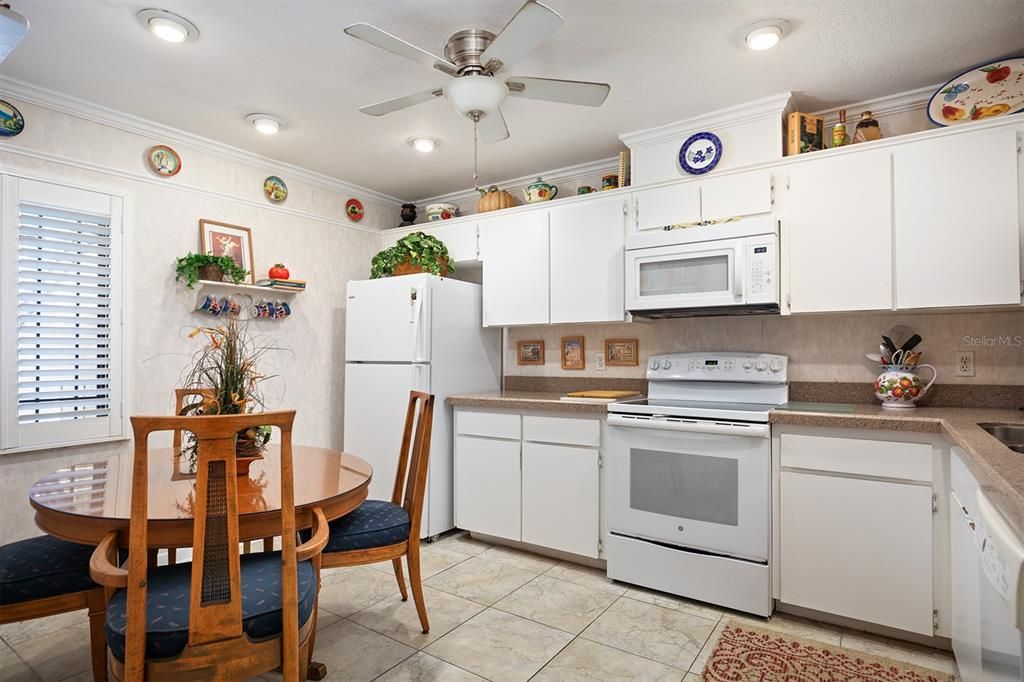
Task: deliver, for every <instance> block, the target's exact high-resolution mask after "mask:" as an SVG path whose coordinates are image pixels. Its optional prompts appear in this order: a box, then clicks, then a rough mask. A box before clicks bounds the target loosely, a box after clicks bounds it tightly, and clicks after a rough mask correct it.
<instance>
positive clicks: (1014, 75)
mask: <svg viewBox="0 0 1024 682" xmlns="http://www.w3.org/2000/svg"><path fill="white" fill-rule="evenodd" d="M1019 111H1024V57H1010V58H1008V59H1001V60H999V61H998V62H992V63H991V64H984V65H982V66H979V67H976V68H973V69H971V70H970V71H967V72H965V73H962V74H960V75H959V76H957V77H956V78H954V79H953V80H951V81H949V82H948V83H946V84H945V85H943V86H942V87H941V88H939V91H938V92H936V93H935V94H934V95H932V98H931V100H929V102H928V118H930V119H931V120H932V123H935V124H936V125H940V126H951V125H956V124H958V123H965V122H967V121H980V120H981V119H985V118H992V117H994V116H1005V115H1008V114H1016V113H1017V112H1019Z"/></svg>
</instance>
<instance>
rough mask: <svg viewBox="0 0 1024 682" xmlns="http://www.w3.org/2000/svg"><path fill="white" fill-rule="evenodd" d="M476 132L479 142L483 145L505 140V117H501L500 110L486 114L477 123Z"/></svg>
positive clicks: (506, 129)
mask: <svg viewBox="0 0 1024 682" xmlns="http://www.w3.org/2000/svg"><path fill="white" fill-rule="evenodd" d="M477 131H478V132H479V133H480V141H481V142H483V143H484V144H490V143H491V142H501V141H502V140H507V139H508V126H507V125H505V117H504V116H502V115H501V109H495V110H494V111H489V112H487V113H486V114H485V115H484V116H483V118H481V119H480V122H479V123H477Z"/></svg>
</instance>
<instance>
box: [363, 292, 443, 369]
mask: <svg viewBox="0 0 1024 682" xmlns="http://www.w3.org/2000/svg"><path fill="white" fill-rule="evenodd" d="M430 285H431V281H430V278H429V277H428V276H425V275H407V276H405V277H385V278H383V279H371V280H359V281H352V282H349V283H348V289H347V293H346V297H347V312H346V322H345V360H346V361H347V362H429V361H430V298H431V296H430V291H431V287H430Z"/></svg>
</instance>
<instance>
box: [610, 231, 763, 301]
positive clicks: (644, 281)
mask: <svg viewBox="0 0 1024 682" xmlns="http://www.w3.org/2000/svg"><path fill="white" fill-rule="evenodd" d="M743 246H744V240H743V239H724V240H717V241H710V242H698V243H695V244H677V245H675V246H659V247H657V248H652V249H637V250H635V251H626V308H627V309H628V310H667V309H672V308H717V307H723V306H735V305H742V304H743V303H744V296H743V278H744V267H743V254H744V248H743Z"/></svg>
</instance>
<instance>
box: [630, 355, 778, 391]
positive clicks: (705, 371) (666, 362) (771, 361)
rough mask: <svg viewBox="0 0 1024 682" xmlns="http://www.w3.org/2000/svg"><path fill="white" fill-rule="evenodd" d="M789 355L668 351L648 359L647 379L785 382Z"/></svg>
mask: <svg viewBox="0 0 1024 682" xmlns="http://www.w3.org/2000/svg"><path fill="white" fill-rule="evenodd" d="M788 365H789V358H787V357H786V356H785V355H774V354H772V353H737V352H725V351H723V352H719V353H669V354H666V355H653V356H651V358H650V359H649V360H648V361H647V379H648V381H669V380H681V381H753V382H763V383H785V382H786V379H787V374H788V371H787V370H788Z"/></svg>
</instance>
